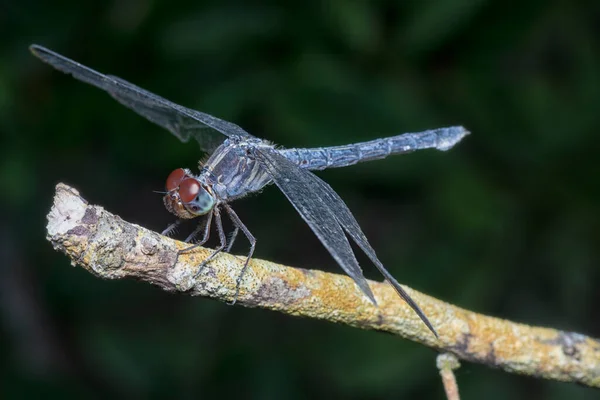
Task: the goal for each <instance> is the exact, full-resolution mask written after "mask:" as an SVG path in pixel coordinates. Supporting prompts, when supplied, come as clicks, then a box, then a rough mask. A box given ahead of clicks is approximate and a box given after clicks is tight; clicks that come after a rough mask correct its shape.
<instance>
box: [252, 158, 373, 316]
mask: <svg viewBox="0 0 600 400" xmlns="http://www.w3.org/2000/svg"><path fill="white" fill-rule="evenodd" d="M254 152H255V157H256V159H257V161H258V162H259V163H260V164H261V165H262V166H263V167H264V168H265V170H266V171H267V173H268V174H269V175H270V176H271V177H272V178H273V181H274V182H275V184H276V185H277V186H278V187H279V189H281V191H282V192H283V194H284V195H285V196H286V197H287V198H288V200H289V201H290V202H291V203H292V205H293V206H294V208H295V209H296V211H298V213H299V214H300V215H301V216H302V218H303V219H304V221H306V223H307V224H308V226H310V228H311V229H312V231H313V232H314V233H315V235H317V237H318V238H319V240H320V241H321V243H323V245H324V246H325V248H326V249H327V250H328V251H329V253H330V254H331V255H332V256H333V258H334V259H335V260H336V261H337V263H338V264H339V265H340V266H341V267H342V268H343V269H344V271H346V273H347V274H348V275H350V277H351V278H352V279H354V281H355V282H356V284H357V285H358V287H359V288H360V289H361V290H362V291H363V292H364V294H365V295H367V297H368V298H369V299H370V300H371V301H372V302H373V303H374V304H377V302H376V301H375V296H373V292H371V289H370V288H369V285H368V284H367V280H366V279H365V277H364V276H363V273H362V270H361V269H360V266H359V265H358V261H357V260H356V257H355V256H354V253H353V252H352V248H351V247H350V243H349V242H348V238H347V237H346V235H344V231H343V230H342V227H341V226H340V224H339V223H338V221H337V219H336V217H335V215H334V213H333V212H332V210H331V208H330V207H328V206H327V204H325V202H324V200H325V199H324V198H323V197H322V196H321V193H319V192H318V191H315V190H314V181H315V180H316V181H321V180H320V179H319V178H317V177H316V176H315V175H314V174H313V173H312V172H309V171H305V170H301V169H300V168H298V167H297V166H296V165H294V164H292V163H291V162H290V161H289V160H287V159H286V158H285V157H283V156H282V155H280V154H279V153H277V151H276V150H267V151H264V150H259V149H254ZM321 182H323V181H321ZM323 184H325V185H327V184H326V183H325V182H323ZM330 190H331V189H330Z"/></svg>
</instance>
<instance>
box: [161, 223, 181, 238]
mask: <svg viewBox="0 0 600 400" xmlns="http://www.w3.org/2000/svg"><path fill="white" fill-rule="evenodd" d="M179 225H181V220H180V219H178V220H177V221H175V222H173V223H172V224H170V225H169V226H167V228H166V229H165V230H164V231H162V232H161V233H160V234H161V235H163V236H169V235H170V234H171V233H173V231H174V230H175V229H177V227H178V226H179Z"/></svg>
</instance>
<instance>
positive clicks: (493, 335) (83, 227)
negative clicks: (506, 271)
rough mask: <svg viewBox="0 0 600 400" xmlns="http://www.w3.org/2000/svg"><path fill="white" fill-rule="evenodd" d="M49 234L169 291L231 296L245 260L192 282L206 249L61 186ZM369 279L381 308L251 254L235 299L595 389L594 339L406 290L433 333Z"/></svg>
mask: <svg viewBox="0 0 600 400" xmlns="http://www.w3.org/2000/svg"><path fill="white" fill-rule="evenodd" d="M47 231H48V240H49V241H50V242H51V243H52V244H53V246H54V248H55V249H58V250H60V251H62V252H64V253H65V254H67V255H68V256H69V258H71V260H72V263H73V264H76V265H80V266H81V267H83V268H85V269H86V270H88V271H89V272H91V273H93V274H95V275H97V276H100V277H102V278H107V279H120V278H135V279H138V280H141V281H146V282H149V283H151V284H153V285H156V286H159V287H160V288H162V289H164V290H167V291H170V292H181V293H185V294H188V295H192V296H204V297H211V298H215V299H219V300H222V301H227V302H230V301H232V300H233V296H234V293H235V285H236V278H237V277H238V275H239V273H240V270H241V268H242V266H243V261H244V258H243V257H237V256H233V255H229V254H225V253H224V254H220V255H219V256H217V257H216V258H215V259H214V260H213V261H212V262H210V263H209V264H208V265H207V266H206V268H205V269H204V270H203V271H202V273H201V274H200V276H199V277H198V279H194V273H195V272H196V271H197V266H198V265H199V264H200V263H201V262H202V260H203V259H204V258H206V257H207V256H208V255H209V254H210V250H209V249H204V248H201V247H200V248H198V249H197V250H194V251H193V252H190V253H184V254H182V255H180V256H179V258H178V259H177V252H178V250H180V249H183V248H185V247H187V246H189V245H187V244H185V243H182V242H179V241H176V240H173V239H170V238H168V237H165V236H161V235H160V234H158V233H156V232H151V231H149V230H147V229H144V228H142V227H140V226H138V225H134V224H130V223H128V222H126V221H123V220H122V219H121V218H119V217H117V216H115V215H113V214H111V213H109V212H107V211H106V210H104V209H103V208H102V207H100V206H94V205H89V204H88V203H87V202H86V201H85V200H84V199H83V198H81V197H80V196H79V193H78V192H77V191H76V190H75V189H73V188H70V187H69V186H67V185H64V184H58V185H57V187H56V195H55V198H54V205H53V207H52V209H51V211H50V213H49V214H48V226H47ZM176 260H177V263H176V264H175V265H174V263H175V261H176ZM369 285H370V286H371V289H372V290H373V293H374V294H375V297H376V298H377V301H378V303H379V307H374V306H373V305H372V304H371V303H370V302H369V300H368V299H367V298H366V297H365V296H363V295H362V294H361V292H360V291H359V290H358V288H357V287H356V286H355V284H354V282H353V281H352V280H351V279H350V278H349V277H347V276H342V275H336V274H329V273H325V272H321V271H318V270H305V269H299V268H292V267H287V266H283V265H278V264H275V263H272V262H268V261H263V260H257V259H253V260H251V262H250V264H249V267H248V271H247V273H246V275H245V277H244V280H243V282H242V284H241V290H240V294H239V297H238V301H237V304H239V305H243V306H247V307H261V308H267V309H271V310H277V311H281V312H283V313H286V314H290V315H296V316H303V317H309V318H317V319H323V320H327V321H331V322H337V323H342V324H346V325H351V326H355V327H359V328H362V329H371V330H378V331H384V332H388V333H392V334H395V335H398V336H400V337H403V338H406V339H410V340H413V341H416V342H419V343H421V344H424V345H426V346H429V347H431V348H434V349H436V350H439V351H440V352H447V353H452V354H454V355H456V357H457V358H459V359H462V360H467V361H473V362H478V363H482V364H486V365H488V366H490V367H495V368H500V369H503V370H505V371H508V372H516V373H519V374H525V375H530V376H535V377H539V378H545V379H554V380H559V381H565V382H577V383H579V384H582V385H586V386H592V387H600V342H599V341H598V340H597V339H593V338H590V337H588V336H585V335H582V334H579V333H573V332H564V331H558V330H555V329H550V328H540V327H532V326H528V325H524V324H518V323H514V322H510V321H506V320H502V319H498V318H493V317H488V316H485V315H481V314H477V313H474V312H471V311H468V310H464V309H461V308H458V307H455V306H452V305H450V304H447V303H444V302H443V301H440V300H437V299H434V298H432V297H430V296H427V295H424V294H421V293H419V292H416V291H414V290H412V289H410V288H408V287H405V289H406V290H407V292H408V293H409V294H410V295H411V296H412V297H413V298H414V299H415V301H416V302H417V303H418V304H419V305H420V306H421V308H422V309H423V311H424V312H425V314H426V315H427V316H428V318H429V319H430V321H431V322H432V324H433V326H434V327H435V328H436V329H437V331H438V333H439V335H440V337H439V339H436V338H435V337H434V336H433V335H432V334H431V332H430V331H429V330H428V329H427V328H426V327H425V325H424V324H423V323H422V322H421V320H420V319H419V318H418V317H417V316H416V315H415V313H414V312H413V311H412V310H411V309H410V308H409V307H408V306H407V305H406V304H405V303H404V302H403V301H402V300H401V299H400V298H399V297H398V295H397V294H396V292H395V291H394V290H393V288H392V287H391V286H389V285H388V284H386V283H381V282H373V281H370V282H369Z"/></svg>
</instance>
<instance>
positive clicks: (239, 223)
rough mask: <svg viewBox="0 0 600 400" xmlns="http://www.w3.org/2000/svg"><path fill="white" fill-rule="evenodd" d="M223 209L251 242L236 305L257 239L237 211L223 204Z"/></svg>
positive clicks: (237, 282)
mask: <svg viewBox="0 0 600 400" xmlns="http://www.w3.org/2000/svg"><path fill="white" fill-rule="evenodd" d="M223 207H225V211H227V214H229V218H231V221H232V222H233V224H234V225H235V227H236V230H238V228H239V229H241V231H242V232H243V233H244V235H246V237H247V238H248V241H249V242H250V251H249V252H248V256H247V257H246V262H245V263H244V267H243V268H242V272H240V275H239V276H238V278H237V280H236V285H235V296H234V297H233V301H232V302H231V303H230V304H231V305H234V304H235V302H236V301H237V298H238V295H239V294H240V284H241V283H242V279H243V278H244V274H245V273H246V270H247V269H248V262H249V261H250V259H251V258H252V255H253V254H254V248H255V247H256V238H255V237H254V235H252V233H250V231H249V230H248V228H246V225H244V223H243V222H242V220H241V219H240V217H238V215H237V214H236V213H235V211H233V209H232V208H231V207H229V205H227V204H223ZM234 233H235V231H234ZM236 234H237V233H236ZM234 239H235V238H234Z"/></svg>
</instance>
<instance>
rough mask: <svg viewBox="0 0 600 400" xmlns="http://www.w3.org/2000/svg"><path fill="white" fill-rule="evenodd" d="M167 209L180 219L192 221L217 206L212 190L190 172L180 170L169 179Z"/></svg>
mask: <svg viewBox="0 0 600 400" xmlns="http://www.w3.org/2000/svg"><path fill="white" fill-rule="evenodd" d="M166 188H167V193H166V194H165V197H164V198H163V201H164V203H165V207H166V208H167V210H169V211H170V212H171V213H173V214H175V215H176V216H178V217H179V218H184V219H190V218H195V217H198V216H200V215H205V214H208V213H209V212H210V211H211V210H212V209H213V207H214V206H215V203H216V201H215V197H214V196H213V194H212V191H211V190H210V188H209V187H208V186H206V185H204V184H203V183H202V182H201V181H200V180H198V179H197V178H196V177H194V176H193V175H192V174H191V172H190V171H189V170H185V169H183V168H178V169H176V170H175V171H173V172H171V174H170V175H169V177H168V178H167V184H166Z"/></svg>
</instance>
